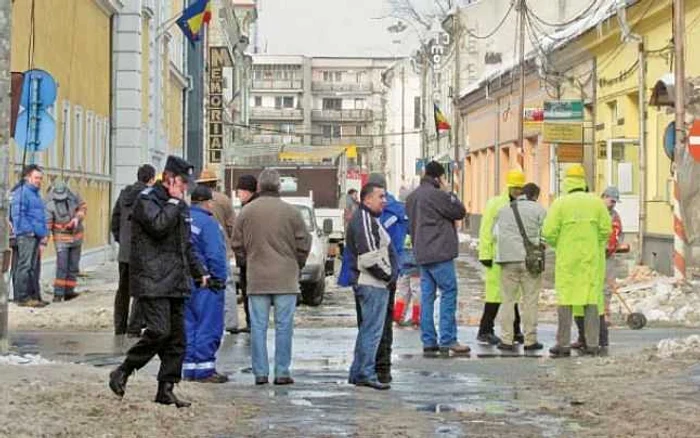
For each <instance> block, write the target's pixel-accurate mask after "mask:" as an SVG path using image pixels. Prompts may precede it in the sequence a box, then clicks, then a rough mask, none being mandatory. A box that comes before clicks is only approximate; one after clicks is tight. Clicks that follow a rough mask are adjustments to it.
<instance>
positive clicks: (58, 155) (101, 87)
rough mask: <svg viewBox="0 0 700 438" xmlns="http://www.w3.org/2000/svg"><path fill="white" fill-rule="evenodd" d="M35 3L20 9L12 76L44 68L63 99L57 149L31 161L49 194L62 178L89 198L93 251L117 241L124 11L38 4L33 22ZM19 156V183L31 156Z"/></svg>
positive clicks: (103, 4) (79, 1) (55, 111)
mask: <svg viewBox="0 0 700 438" xmlns="http://www.w3.org/2000/svg"><path fill="white" fill-rule="evenodd" d="M32 3H34V2H32V1H31V0H16V1H14V2H13V4H12V40H11V43H12V47H11V50H12V51H11V56H12V71H14V72H22V71H26V70H29V69H32V68H36V69H43V70H46V71H47V72H49V73H50V74H51V75H53V77H54V78H55V80H56V82H57V84H58V93H57V99H56V102H55V104H54V105H53V107H52V108H50V109H49V112H50V113H51V114H52V115H53V117H54V119H55V121H56V127H57V130H56V140H55V141H54V143H53V144H52V145H51V147H50V148H49V149H48V150H47V151H45V152H41V153H37V154H36V156H34V157H27V160H26V162H27V163H29V162H31V161H32V160H33V161H34V162H35V163H37V164H40V165H42V166H43V167H44V168H45V170H46V176H47V177H46V180H45V182H44V189H47V188H48V187H49V186H50V185H51V183H52V182H53V181H55V180H56V178H58V177H61V176H62V177H63V178H64V180H65V181H66V182H67V183H68V184H69V186H70V187H71V189H72V190H73V191H75V192H77V193H79V194H80V195H81V196H82V197H83V198H84V199H85V200H86V202H87V205H88V216H87V220H86V223H85V227H86V232H85V249H86V250H87V252H88V253H89V252H90V250H92V249H98V248H100V247H104V246H105V245H107V244H108V242H109V235H108V230H109V226H108V225H109V212H110V188H111V180H112V178H111V162H110V141H109V138H110V114H111V105H110V90H111V74H110V69H111V60H110V58H111V45H110V43H111V27H110V22H111V18H110V17H111V16H112V14H114V13H115V12H116V8H114V7H112V5H111V2H109V1H107V0H71V1H70V2H66V1H64V0H43V1H41V2H36V4H35V7H34V16H33V18H32V14H31V9H32ZM32 35H33V46H32V47H33V48H32V50H31V51H30V50H29V45H30V39H31V38H32ZM12 151H13V156H12V157H11V160H12V163H13V164H14V168H15V170H16V172H17V173H16V174H15V178H16V177H17V175H18V173H19V171H20V169H21V166H22V160H23V156H22V155H23V154H21V153H19V152H18V151H17V148H12ZM51 250H53V248H51Z"/></svg>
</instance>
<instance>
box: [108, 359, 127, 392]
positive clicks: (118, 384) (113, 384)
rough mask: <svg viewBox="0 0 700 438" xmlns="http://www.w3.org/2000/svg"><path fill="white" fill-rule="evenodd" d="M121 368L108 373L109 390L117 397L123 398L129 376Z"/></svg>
mask: <svg viewBox="0 0 700 438" xmlns="http://www.w3.org/2000/svg"><path fill="white" fill-rule="evenodd" d="M130 374H131V373H130V372H127V371H126V370H125V369H124V368H123V367H122V366H119V367H118V368H117V369H115V370H114V371H112V372H111V373H109V389H111V390H112V392H113V393H115V394H117V395H118V396H119V397H124V392H125V391H126V382H127V380H129V375H130Z"/></svg>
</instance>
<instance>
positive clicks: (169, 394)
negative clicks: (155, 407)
mask: <svg viewBox="0 0 700 438" xmlns="http://www.w3.org/2000/svg"><path fill="white" fill-rule="evenodd" d="M174 387H175V384H174V383H171V382H158V393H157V394H156V399H155V402H156V403H160V404H162V405H175V406H176V407H177V408H189V407H190V406H191V405H192V403H190V402H186V401H184V400H180V399H179V398H177V396H176V395H175V394H174V393H173V388H174Z"/></svg>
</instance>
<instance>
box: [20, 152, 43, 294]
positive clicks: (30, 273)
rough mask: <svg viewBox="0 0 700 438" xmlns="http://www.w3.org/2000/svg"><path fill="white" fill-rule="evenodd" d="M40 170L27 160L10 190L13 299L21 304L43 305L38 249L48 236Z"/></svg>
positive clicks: (39, 250) (39, 252)
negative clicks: (13, 264) (18, 178)
mask: <svg viewBox="0 0 700 438" xmlns="http://www.w3.org/2000/svg"><path fill="white" fill-rule="evenodd" d="M43 177H44V172H43V170H42V169H41V168H40V167H39V166H37V165H35V164H31V165H29V166H27V167H25V168H24V170H23V171H22V181H20V182H19V183H18V184H17V185H16V186H15V187H14V189H13V190H12V194H11V204H10V223H11V226H12V232H13V235H14V236H15V239H16V244H15V249H16V252H17V257H16V261H17V263H16V264H15V266H14V272H13V275H12V279H13V290H14V301H15V302H16V303H17V305H18V306H23V307H44V306H46V305H47V304H48V303H46V302H45V301H42V299H41V290H40V288H39V273H40V272H39V269H40V260H41V253H42V252H43V250H44V248H45V247H46V242H47V240H48V235H49V232H48V228H47V226H46V212H45V205H44V201H42V199H41V193H40V190H41V181H42V179H43Z"/></svg>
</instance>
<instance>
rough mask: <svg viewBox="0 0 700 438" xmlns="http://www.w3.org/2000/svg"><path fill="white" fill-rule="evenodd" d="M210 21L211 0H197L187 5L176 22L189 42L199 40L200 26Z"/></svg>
mask: <svg viewBox="0 0 700 438" xmlns="http://www.w3.org/2000/svg"><path fill="white" fill-rule="evenodd" d="M209 21H211V0H197V1H196V2H194V3H192V4H191V5H190V6H188V7H187V8H186V9H185V10H184V11H183V12H182V16H181V17H180V18H178V19H177V21H176V23H177V25H178V27H179V28H180V29H182V33H184V34H185V36H186V37H187V39H188V40H190V42H192V43H194V42H195V41H199V34H200V32H201V31H202V27H204V25H205V24H207V23H209Z"/></svg>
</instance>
